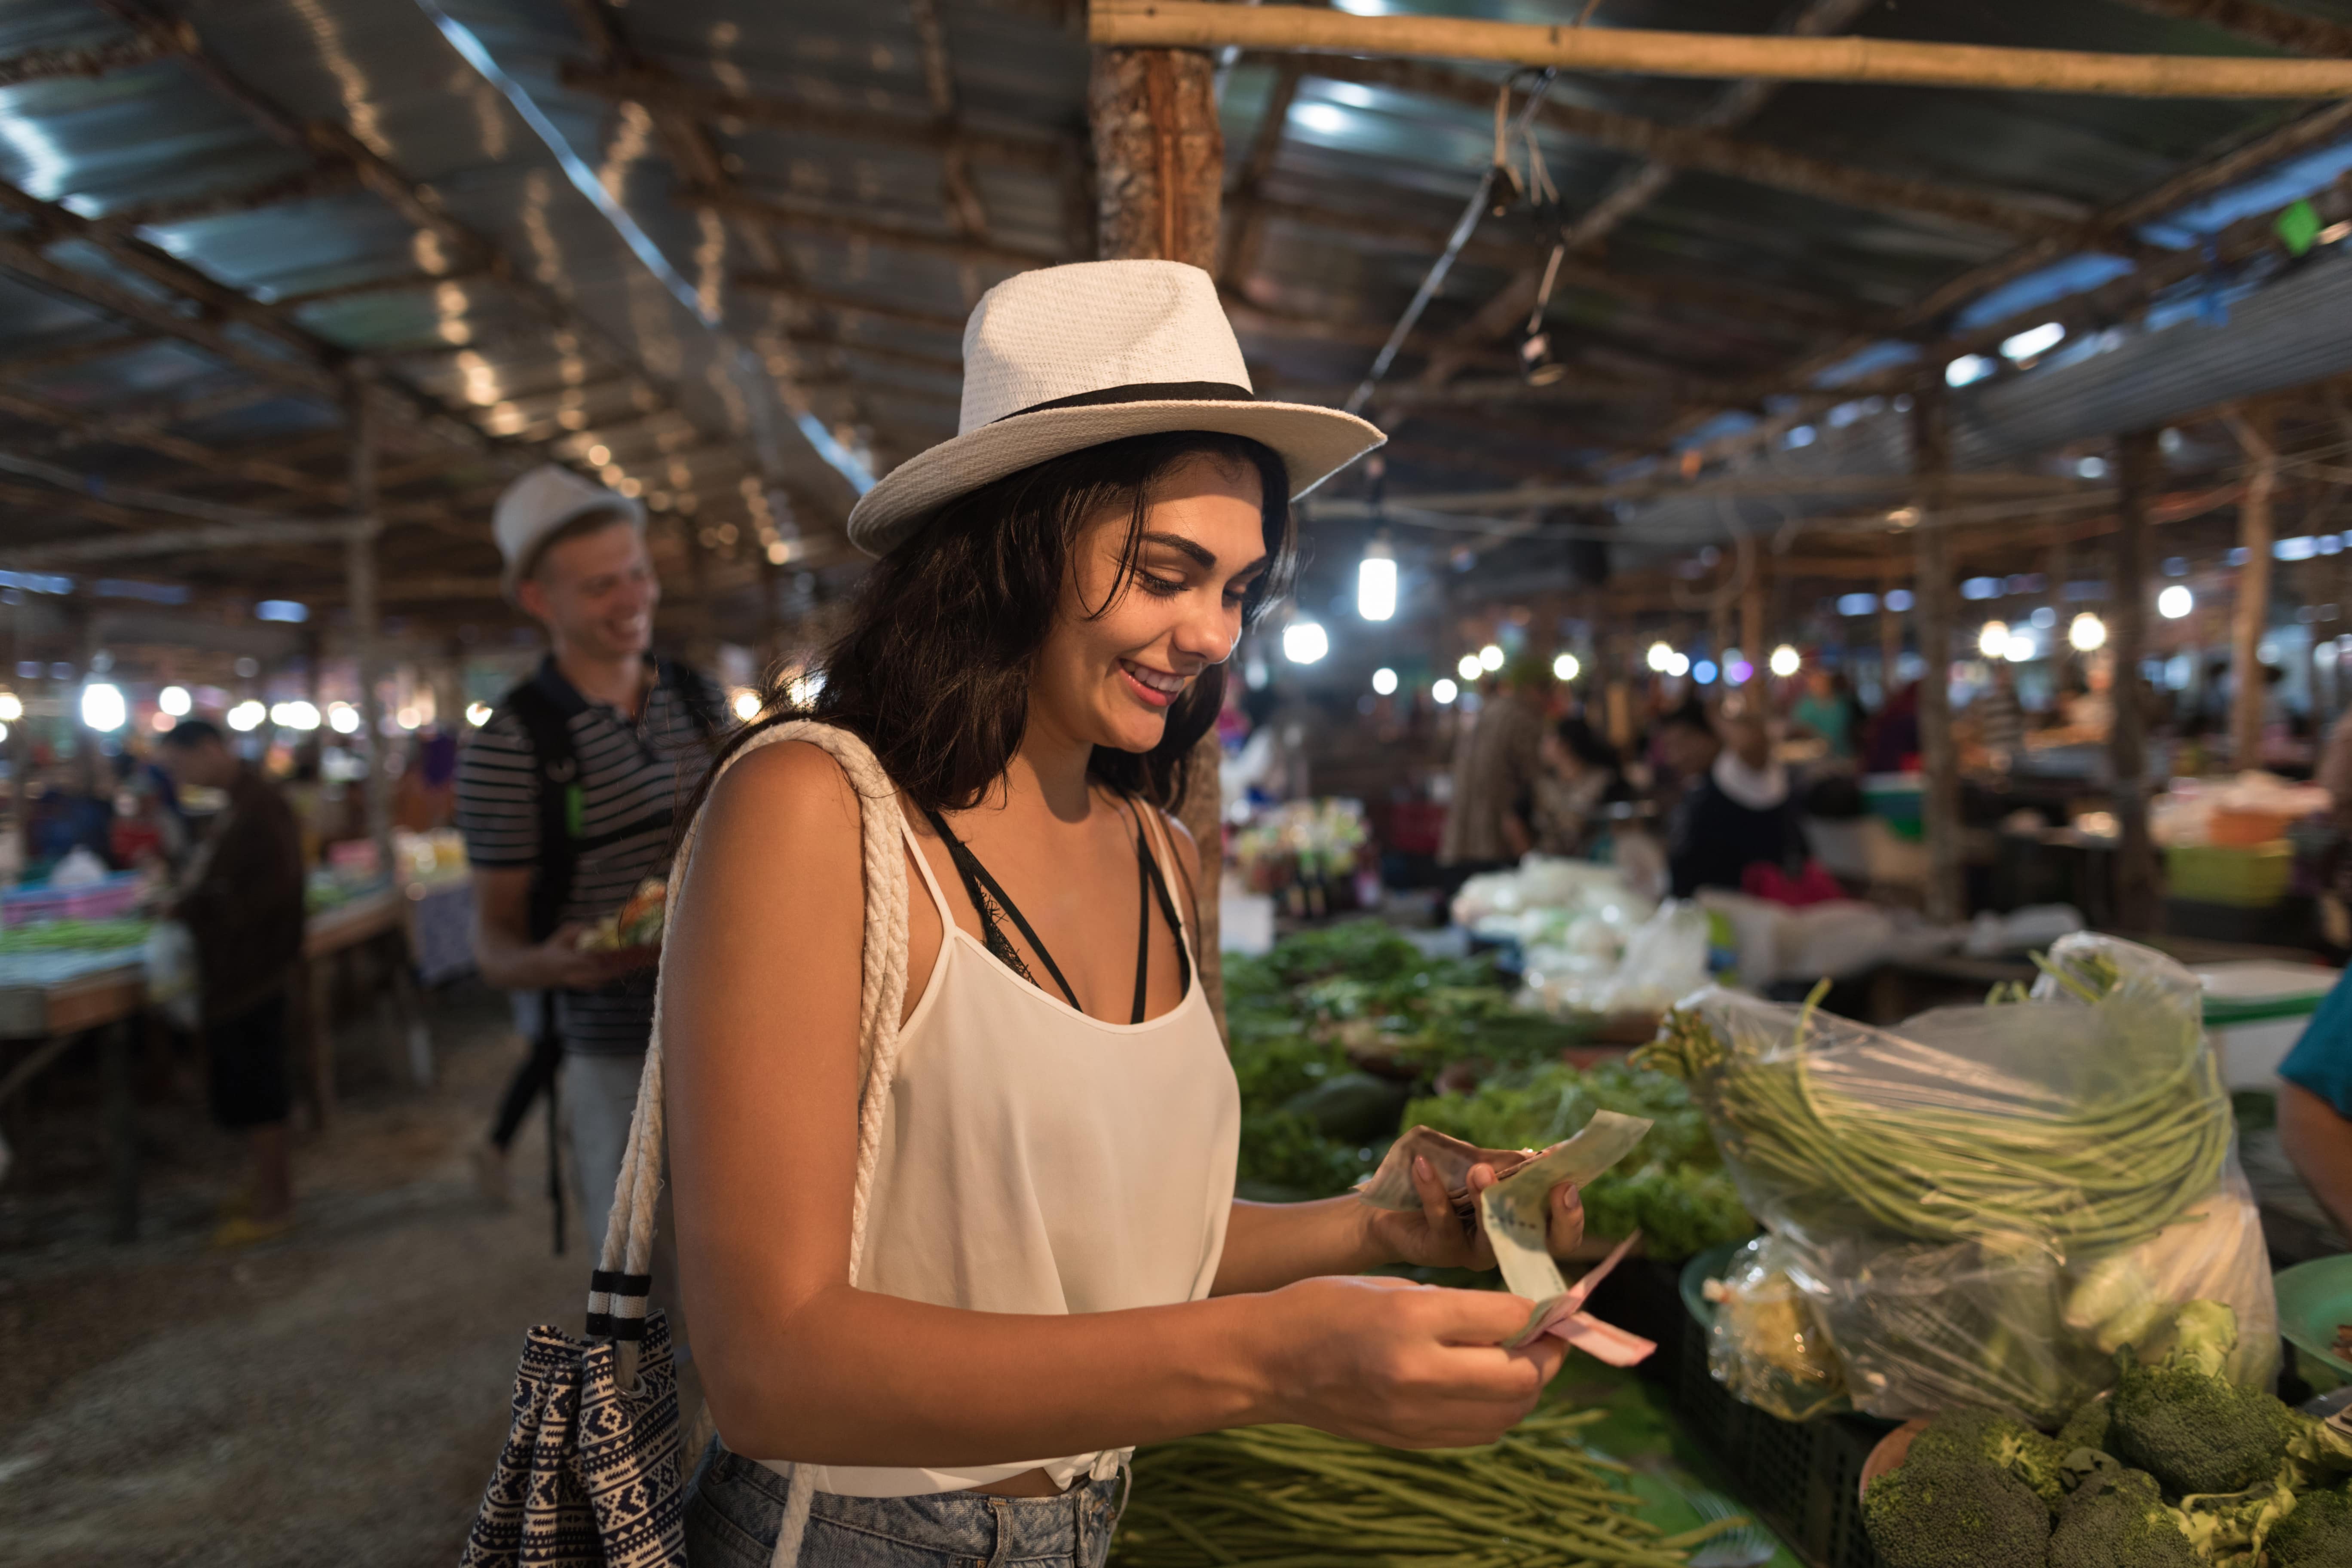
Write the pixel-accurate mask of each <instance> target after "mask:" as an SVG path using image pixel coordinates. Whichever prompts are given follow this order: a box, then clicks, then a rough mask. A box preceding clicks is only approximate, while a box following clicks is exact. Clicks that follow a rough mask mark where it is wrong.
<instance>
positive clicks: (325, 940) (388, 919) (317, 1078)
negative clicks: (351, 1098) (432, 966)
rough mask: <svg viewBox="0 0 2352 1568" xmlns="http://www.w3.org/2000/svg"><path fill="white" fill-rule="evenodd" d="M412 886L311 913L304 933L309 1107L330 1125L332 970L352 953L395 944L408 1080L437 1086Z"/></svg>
mask: <svg viewBox="0 0 2352 1568" xmlns="http://www.w3.org/2000/svg"><path fill="white" fill-rule="evenodd" d="M413 892H414V890H413V889H404V888H394V887H392V886H390V885H388V884H387V885H385V886H383V887H379V888H375V889H371V890H369V891H367V892H364V893H362V894H360V895H358V896H357V897H355V898H352V899H349V900H345V901H344V902H342V903H340V904H337V905H335V906H333V907H332V908H330V909H325V910H319V911H318V912H317V913H315V914H313V915H311V916H310V920H309V921H308V923H307V925H306V927H305V929H304V932H303V938H302V964H301V977H300V984H301V986H302V993H303V996H304V999H305V1003H306V1006H305V1008H304V1016H305V1021H306V1027H305V1029H304V1031H303V1033H304V1037H305V1038H304V1042H303V1043H304V1047H305V1051H304V1054H305V1055H306V1056H307V1057H308V1058H309V1071H308V1072H307V1074H306V1075H305V1079H306V1082H307V1084H308V1087H309V1090H310V1101H311V1109H312V1111H313V1112H314V1113H315V1114H316V1116H317V1117H318V1121H319V1125H320V1126H321V1127H324V1126H325V1125H326V1124H327V1122H328V1121H329V1120H330V1119H331V1117H332V1116H333V1115H334V1109H335V1058H334V1031H333V1029H332V1027H331V1008H332V1005H333V1001H334V984H333V982H334V972H335V970H336V969H337V968H338V967H340V966H341V965H342V964H343V963H345V962H346V961H347V955H349V954H352V953H354V952H361V951H363V950H365V949H367V948H369V947H373V946H383V945H387V944H389V943H390V942H397V943H398V945H399V949H400V951H399V952H396V953H393V954H391V955H390V956H389V961H388V962H387V963H386V964H385V966H384V967H385V970H386V972H387V973H388V974H389V976H390V978H391V988H392V1005H393V1012H394V1029H395V1030H396V1031H397V1032H398V1034H399V1036H400V1037H402V1039H403V1040H404V1042H405V1045H406V1054H407V1058H408V1072H409V1077H410V1078H411V1079H413V1080H414V1081H415V1084H416V1085H417V1087H419V1088H420V1089H421V1088H425V1087H426V1086H428V1085H430V1084H431V1083H432V1081H433V1035H432V1031H431V1029H430V1028H429V1027H428V1026H427V1025H426V1023H425V1002H424V998H423V996H422V995H421V994H420V993H419V992H418V990H417V985H416V976H415V973H414V972H413V970H412V969H411V967H410V963H409V955H410V953H411V952H412V951H413V950H414V942H413V941H412V939H411V919H412V917H411V905H412V897H413Z"/></svg>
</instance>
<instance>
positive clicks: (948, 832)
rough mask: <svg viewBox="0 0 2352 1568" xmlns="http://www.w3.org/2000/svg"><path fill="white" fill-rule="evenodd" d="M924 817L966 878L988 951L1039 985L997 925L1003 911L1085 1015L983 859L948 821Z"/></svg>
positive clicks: (930, 812) (1057, 967) (965, 886)
mask: <svg viewBox="0 0 2352 1568" xmlns="http://www.w3.org/2000/svg"><path fill="white" fill-rule="evenodd" d="M923 815H924V816H928V817H929V818H930V821H931V828H932V830H933V831H934V832H936V833H937V834H938V835H939V836H940V842H942V843H944V844H945V845H946V846H947V847H948V858H949V859H950V860H952V861H954V862H955V868H956V873H957V874H958V875H959V876H961V877H962V878H963V890H964V892H965V893H966V894H967V895H969V896H970V898H971V907H972V908H973V909H974V910H977V911H978V912H979V914H980V932H981V940H982V942H984V943H986V944H987V947H988V951H989V952H992V953H994V954H995V955H996V957H997V958H998V959H999V960H1001V961H1002V962H1003V963H1004V965H1005V967H1007V968H1009V969H1011V970H1012V971H1013V973H1016V974H1018V975H1020V976H1021V978H1023V979H1024V980H1026V981H1027V982H1029V984H1032V985H1036V984H1037V977H1036V976H1035V975H1034V974H1032V973H1029V966H1028V965H1027V964H1025V963H1022V962H1021V954H1020V952H1018V951H1017V950H1016V949H1015V948H1014V947H1013V944H1012V943H1011V942H1007V941H1006V940H1005V937H1004V932H1003V930H1002V929H1001V928H1000V927H999V926H998V925H997V923H996V916H995V912H994V910H1003V911H1004V915H1005V918H1006V919H1008V920H1010V921H1012V922H1013V927H1014V928H1015V929H1016V930H1018V931H1020V932H1021V935H1022V939H1023V940H1024V941H1025V942H1028V944H1029V950H1030V951H1031V952H1034V953H1035V954H1036V955H1037V957H1038V958H1039V959H1040V960H1041V961H1042V962H1043V963H1045V972H1046V973H1048V974H1051V975H1052V976H1053V977H1054V984H1056V985H1058V986H1060V987H1061V988H1062V994H1063V995H1065V996H1066V997H1068V998H1069V999H1070V1005H1071V1006H1073V1007H1076V1008H1077V1010H1078V1011H1079V1012H1081V1013H1083V1012H1085V1011H1086V1009H1085V1008H1084V1007H1082V1006H1079V1005H1078V994H1077V993H1076V991H1073V990H1072V989H1070V983H1069V982H1068V981H1067V980H1066V979H1064V978H1063V976H1062V966H1061V965H1060V964H1058V963H1055V962H1054V955H1053V954H1052V953H1050V952H1046V951H1045V942H1043V941H1041V940H1040V939H1039V938H1038V935H1037V932H1036V931H1034V929H1033V928H1032V927H1031V926H1030V924H1029V920H1028V917H1027V916H1025V915H1024V914H1023V913H1022V912H1021V910H1020V907H1019V906H1018V905H1016V904H1014V903H1013V900H1012V899H1011V898H1010V897H1008V896H1007V895H1006V893H1005V891H1004V889H1003V885H1002V884H1001V883H999V882H998V881H997V879H995V878H993V877H992V876H990V875H989V874H988V868H987V867H985V866H983V865H982V864H981V863H980V857H979V856H977V855H974V854H973V853H972V852H971V849H970V848H969V847H966V846H965V844H964V841H963V840H962V839H961V838H958V837H956V835H955V829H954V828H952V827H950V826H948V819H947V818H946V817H944V816H940V814H939V813H938V812H936V811H933V810H931V809H930V808H929V807H928V806H926V807H925V808H924V809H923ZM991 905H993V906H994V908H993V909H992V908H991ZM1038 989H1039V990H1041V991H1042V990H1044V989H1045V987H1043V986H1038Z"/></svg>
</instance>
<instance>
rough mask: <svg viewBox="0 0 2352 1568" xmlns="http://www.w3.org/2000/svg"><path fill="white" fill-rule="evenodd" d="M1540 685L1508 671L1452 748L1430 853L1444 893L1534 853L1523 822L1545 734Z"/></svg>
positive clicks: (1521, 671) (1534, 671) (1528, 675)
mask: <svg viewBox="0 0 2352 1568" xmlns="http://www.w3.org/2000/svg"><path fill="white" fill-rule="evenodd" d="M1542 679H1543V677H1542V675H1541V672H1540V671H1539V669H1538V667H1537V666H1535V665H1533V664H1531V663H1527V662H1522V663H1520V664H1518V665H1515V666H1513V667H1512V668H1511V669H1510V670H1508V671H1507V673H1505V674H1504V675H1503V676H1501V677H1499V678H1498V679H1496V683H1495V686H1496V689H1494V690H1493V691H1491V692H1490V693H1488V695H1487V697H1486V702H1485V704H1484V705H1483V706H1481V707H1480V708H1479V710H1478V715H1477V717H1476V718H1475V720H1473V721H1472V722H1471V724H1470V726H1469V728H1468V729H1466V730H1465V731H1463V732H1462V734H1461V736H1460V738H1459V739H1458V740H1457V741H1456V742H1455V743H1454V800H1453V804H1452V806H1451V807H1450V808H1449V809H1448V810H1447V812H1446V814H1445V837H1444V840H1443V842H1442V843H1441V844H1440V846H1439V847H1438V851H1437V863H1438V865H1439V866H1441V867H1443V868H1444V877H1443V878H1442V881H1443V882H1444V885H1445V887H1446V889H1448V891H1451V890H1452V889H1454V888H1457V887H1459V886H1461V884H1462V883H1463V882H1465V881H1466V880H1468V879H1470V878H1471V877H1473V876H1475V875H1476V874H1477V873H1478V872H1481V871H1491V870H1495V869H1496V868H1500V867H1504V866H1509V865H1513V864H1516V863H1517V860H1518V858H1519V857H1520V856H1522V855H1524V854H1526V853H1527V852H1528V850H1529V849H1530V848H1532V847H1534V844H1535V831H1534V828H1533V826H1531V825H1530V821H1529V818H1530V817H1531V816H1533V814H1534V810H1535V804H1534V803H1535V786H1536V777H1537V774H1538V772H1539V771H1540V770H1541V767H1542V763H1541V762H1540V760H1539V753H1540V752H1541V751H1542V748H1543V737H1544V731H1545V729H1546V727H1547V726H1546V718H1545V712H1544V703H1543V699H1542V697H1541V695H1540V687H1541V684H1542Z"/></svg>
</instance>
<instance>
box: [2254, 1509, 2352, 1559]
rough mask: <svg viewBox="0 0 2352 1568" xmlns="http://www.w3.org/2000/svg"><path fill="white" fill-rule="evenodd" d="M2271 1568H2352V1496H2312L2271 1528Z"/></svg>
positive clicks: (2267, 1543) (2269, 1539)
mask: <svg viewBox="0 0 2352 1568" xmlns="http://www.w3.org/2000/svg"><path fill="white" fill-rule="evenodd" d="M2265 1545H2266V1547H2267V1554H2268V1557H2269V1560H2270V1563H2271V1568H2352V1495H2347V1494H2346V1493H2345V1492H2343V1491H2341V1490H2334V1491H2324V1492H2313V1493H2311V1494H2310V1495H2309V1496H2307V1497H2303V1498H2299V1499H2297V1500H2295V1505H2294V1511H2293V1512H2291V1513H2289V1514H2288V1515H2287V1516H2286V1517H2285V1518H2284V1519H2282V1520H2280V1521H2278V1522H2277V1523H2276V1524H2274V1525H2273V1526H2272V1527H2271V1532H2270V1535H2269V1536H2268V1538H2267V1540H2266V1542H2265Z"/></svg>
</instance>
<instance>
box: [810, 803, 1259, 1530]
mask: <svg viewBox="0 0 2352 1568" xmlns="http://www.w3.org/2000/svg"><path fill="white" fill-rule="evenodd" d="M1139 815H1141V816H1143V818H1144V819H1145V820H1146V821H1148V822H1149V823H1150V838H1151V844H1152V853H1153V856H1154V858H1156V859H1158V860H1159V861H1160V864H1161V866H1162V871H1161V875H1162V876H1163V877H1165V876H1166V875H1167V872H1166V869H1165V867H1166V864H1167V857H1166V854H1165V853H1164V842H1165V841H1164V837H1163V835H1162V832H1161V830H1160V825H1159V823H1158V820H1157V817H1158V814H1157V813H1155V812H1150V811H1144V812H1142V813H1140V814H1139ZM906 839H907V848H908V853H909V854H910V855H912V856H913V857H914V861H915V864H916V866H917V867H918V868H920V870H921V872H922V876H923V885H924V887H926V888H928V889H929V890H930V895H931V901H932V903H933V904H934V905H935V906H937V908H938V910H939V911H940V928H941V935H940V952H939V957H938V959H937V960H936V961H935V962H934V963H932V965H931V973H930V978H929V980H928V981H927V982H926V983H925V984H924V986H923V994H922V999H921V1000H920V1001H919V1002H918V1003H917V1004H916V1005H915V1011H914V1013H913V1015H912V1016H909V1017H908V1020H907V1022H906V1025H905V1026H904V1027H903V1028H902V1029H901V1030H900V1032H899V1037H898V1068H897V1074H896V1076H895V1077H894V1078H893V1079H892V1080H891V1083H890V1090H889V1099H888V1101H887V1107H886V1109H885V1111H884V1120H883V1123H882V1137H881V1145H880V1151H879V1154H878V1157H877V1161H876V1163H875V1169H874V1185H873V1189H872V1194H871V1196H870V1197H869V1199H868V1201H867V1208H866V1247H865V1250H864V1253H863V1255H862V1257H861V1258H860V1259H859V1262H858V1267H857V1271H856V1277H855V1278H854V1279H852V1280H851V1283H852V1284H853V1285H855V1286H856V1288H857V1289H861V1290H872V1291H876V1292H878V1293H880V1294H882V1295H885V1296H898V1297H901V1298H904V1299H905V1300H912V1301H928V1302H930V1303H931V1304H933V1305H935V1306H940V1307H960V1308H963V1309H965V1310H970V1311H977V1312H1110V1311H1118V1310H1122V1309H1125V1308H1129V1307H1161V1306H1169V1305H1171V1304H1173V1303H1175V1302H1179V1301H1197V1300H1202V1299H1203V1298H1204V1297H1206V1296H1207V1295H1208V1293H1209V1286H1210V1283H1211V1281H1213V1279H1215V1278H1216V1274H1217V1260H1218V1258H1219V1257H1220V1256H1221V1255H1222V1254H1223V1251H1224V1246H1225V1224H1226V1221H1227V1220H1228V1219H1229V1218H1230V1217H1231V1215H1232V1212H1233V1202H1234V1156H1235V1153H1236V1151H1237V1149H1238V1147H1239V1143H1240V1138H1241V1091H1240V1089H1239V1088H1238V1086H1237V1085H1236V1084H1235V1082H1234V1070H1233V1066H1232V1064H1231V1063H1230V1062H1229V1061H1227V1059H1226V1058H1225V1047H1224V1042H1223V1038H1222V1037H1221V1036H1220V1035H1219V1034H1218V1031H1217V1025H1216V1020H1215V1018H1214V1017H1213V1015H1212V1014H1211V1013H1210V1011H1209V1004H1208V1000H1207V998H1206V997H1205V996H1203V995H1202V992H1201V985H1200V980H1199V976H1198V973H1197V968H1198V966H1197V964H1196V965H1194V966H1193V967H1194V978H1193V981H1192V984H1191V985H1190V986H1188V987H1187V988H1186V990H1185V993H1184V998H1183V1000H1182V1001H1181V1002H1179V1003H1178V1004H1177V1005H1175V1006H1174V1007H1173V1008H1171V1009H1170V1010H1169V1011H1168V1012H1166V1013H1164V1014H1162V1015H1160V1016H1159V1017H1157V1018H1153V1019H1150V1020H1148V1021H1147V1022H1144V1023H1140V1024H1106V1023H1102V1022H1100V1021H1099V1020H1097V1019H1096V1018H1094V1017H1091V1016H1088V1015H1087V1014H1085V1013H1082V1012H1079V1011H1078V1010H1077V1009H1076V1008H1075V1007H1072V1006H1070V1005H1067V1004H1066V1003H1065V1002H1064V1001H1062V1000H1061V999H1060V998H1059V997H1056V996H1051V995H1048V994H1045V992H1044V991H1042V990H1040V989H1039V988H1038V987H1037V986H1035V985H1034V984H1031V983H1030V982H1028V981H1027V980H1024V979H1023V978H1022V977H1021V976H1020V975H1018V974H1015V973H1013V971H1012V970H1011V969H1009V968H1007V967H1005V965H1004V964H1003V963H1000V962H999V961H998V960H997V959H996V958H995V957H994V956H993V955H992V954H991V953H990V952H989V951H988V949H987V948H986V947H985V946H983V945H982V943H981V942H980V941H979V940H978V939H977V938H975V937H973V936H972V935H971V934H970V933H969V932H967V931H964V930H963V929H962V928H961V926H959V925H957V924H956V920H955V915H954V912H953V911H952V910H950V908H949V907H948V900H947V899H946V898H945V897H944V896H943V895H942V894H941V893H940V884H939V881H938V879H936V878H934V877H933V876H932V875H931V867H930V862H929V860H928V859H927V858H925V857H924V855H923V853H922V850H921V848H920V847H919V846H918V844H917V842H916V839H915V836H914V832H913V830H912V828H908V830H907V834H906ZM1180 921H1181V916H1180ZM1177 940H1178V941H1180V942H1183V943H1184V944H1185V951H1186V952H1188V953H1189V952H1191V951H1192V939H1191V935H1190V933H1189V932H1187V931H1182V930H1181V929H1180V930H1179V931H1178V933H1177ZM1128 1452H1129V1450H1125V1449H1116V1450H1107V1451H1104V1452H1101V1453H1094V1454H1067V1455H1062V1456H1059V1457H1053V1458H1008V1459H1007V1460H1005V1461H1004V1462H1003V1463H1002V1464H991V1465H973V1466H969V1467H966V1468H961V1469H955V1470H932V1469H916V1468H886V1467H872V1466H847V1465H829V1466H810V1467H807V1468H808V1469H810V1470H811V1471H812V1472H813V1473H814V1482H815V1486H816V1489H817V1490H818V1491H821V1492H831V1493H834V1494H835V1495H836V1496H841V1497H912V1496H917V1495H919V1494H922V1493H927V1492H945V1491H961V1490H963V1489H966V1488H969V1487H979V1486H987V1485H990V1484H991V1483H992V1482H996V1481H1002V1480H1009V1479H1012V1478H1013V1477H1014V1476H1018V1475H1022V1474H1024V1473H1026V1472H1027V1471H1030V1470H1034V1469H1043V1470H1044V1471H1045V1473H1046V1474H1047V1475H1049V1476H1051V1477H1052V1478H1053V1479H1054V1482H1055V1485H1056V1486H1060V1487H1065V1488H1066V1487H1068V1486H1069V1485H1070V1484H1071V1483H1072V1482H1073V1481H1074V1480H1076V1479H1079V1478H1081V1477H1096V1478H1099V1477H1104V1476H1108V1475H1111V1474H1114V1473H1116V1471H1117V1469H1118V1465H1119V1462H1120V1461H1121V1460H1122V1459H1123V1458H1125V1457H1126V1454H1127V1453H1128ZM770 1468H772V1469H774V1470H776V1471H778V1472H779V1473H782V1474H790V1473H791V1470H792V1468H793V1467H792V1466H791V1465H789V1464H785V1463H782V1462H778V1463H776V1464H773V1465H771V1466H770Z"/></svg>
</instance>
